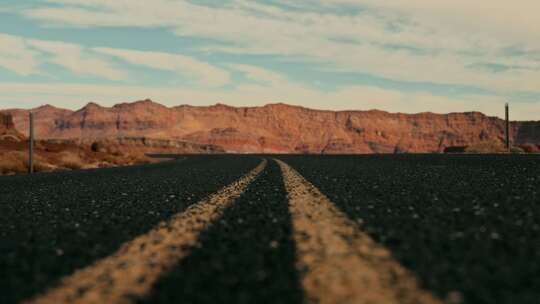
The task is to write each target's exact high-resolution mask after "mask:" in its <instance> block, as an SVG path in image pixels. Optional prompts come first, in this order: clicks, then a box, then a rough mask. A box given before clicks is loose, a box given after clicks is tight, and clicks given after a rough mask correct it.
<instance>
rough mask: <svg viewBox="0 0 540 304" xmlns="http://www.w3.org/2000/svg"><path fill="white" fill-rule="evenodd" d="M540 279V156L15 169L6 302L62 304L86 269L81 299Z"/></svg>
mask: <svg viewBox="0 0 540 304" xmlns="http://www.w3.org/2000/svg"><path fill="white" fill-rule="evenodd" d="M274 157H275V158H278V159H280V160H282V161H283V163H280V166H281V169H280V166H278V164H277V163H276V162H275V161H273V160H272V158H274ZM263 159H266V160H267V162H262V160H263ZM265 165H266V166H265ZM100 265H101V266H100ZM96 266H97V267H96ZM93 267H96V268H93ZM92 269H94V270H96V271H94V270H92ZM108 269H111V272H110V273H109V271H108ZM539 274H540V157H537V156H519V155H512V156H511V155H500V156H485V155H484V156H475V155H379V156H375V155H371V156H292V155H287V156H276V155H274V156H260V155H259V156H255V155H252V156H245V155H244V156H240V155H228V156H227V155H214V156H187V157H185V158H181V159H179V160H177V161H171V162H166V163H161V164H155V165H147V166H138V167H126V168H110V169H100V170H87V171H74V172H63V173H46V174H36V175H33V176H15V177H0V303H2V304H4V303H20V302H24V301H30V302H33V301H37V302H41V303H57V302H58V301H59V300H58V299H66V298H62V293H60V295H61V297H60V298H56V296H54V295H55V291H58V290H61V287H62V286H64V285H66V284H67V286H68V287H69V286H75V287H76V286H79V285H78V283H80V282H81V280H79V279H78V278H79V277H78V276H77V275H80V277H81V278H84V280H89V281H99V282H96V284H92V282H88V284H87V283H84V284H83V285H85V286H90V287H89V288H90V289H91V290H93V291H92V292H90V293H88V294H91V295H92V296H91V297H87V296H85V293H87V292H88V291H87V288H86V287H84V288H80V289H77V288H75V289H73V288H71V287H69V288H68V289H69V290H70V291H69V292H70V296H69V299H72V300H73V301H67V300H66V301H65V302H66V303H68V302H69V303H105V302H113V303H377V304H378V303H381V304H389V303H403V301H406V302H409V303H416V302H424V303H449V304H458V303H525V304H528V303H539V299H540V275H539ZM94 275H96V276H94ZM122 278H129V280H131V281H127V280H126V281H124V280H122ZM108 280H110V282H111V284H107V283H106V282H109V281H108ZM104 282H105V284H104ZM128 282H130V283H128ZM72 283H74V284H72ZM118 283H120V284H118ZM120 287H121V288H120ZM92 288H93V289H92ZM74 290H75V291H74ZM94 291H95V292H94ZM103 291H104V292H103ZM131 293H132V294H131ZM47 295H53V297H48V296H47ZM364 295H365V296H364ZM106 299H108V300H109V301H106ZM420 299H421V300H420ZM60 301H61V300H60Z"/></svg>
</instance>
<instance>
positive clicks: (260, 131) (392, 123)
mask: <svg viewBox="0 0 540 304" xmlns="http://www.w3.org/2000/svg"><path fill="white" fill-rule="evenodd" d="M28 111H29V110H22V109H11V110H3V111H0V113H9V114H11V115H13V118H14V123H15V126H16V128H17V129H19V130H20V131H22V132H27V129H28V124H27V114H28ZM32 111H34V112H35V115H36V135H37V137H38V138H42V139H84V140H88V139H97V138H99V139H104V138H117V137H126V136H128V137H146V138H155V139H171V140H185V141H189V142H194V143H199V144H211V145H216V146H220V147H222V148H224V149H225V150H227V151H230V152H241V153H247V152H251V153H327V154H334V153H399V152H441V151H443V150H444V149H445V148H446V147H450V146H466V145H471V144H475V143H479V142H483V141H492V142H498V143H500V142H502V141H503V139H504V128H503V126H504V123H503V121H502V120H501V119H499V118H496V117H489V116H486V115H484V114H482V113H480V112H466V113H449V114H434V113H429V112H425V113H418V114H402V113H389V112H385V111H380V110H369V111H328V110H313V109H309V108H304V107H300V106H294V105H288V104H284V103H276V104H268V105H265V106H261V107H233V106H228V105H225V104H221V103H218V104H216V105H212V106H190V105H180V106H175V107H166V106H164V105H161V104H159V103H156V102H154V101H152V100H150V99H144V100H140V101H136V102H132V103H120V104H116V105H114V106H112V107H104V106H101V105H99V104H98V103H94V102H91V103H89V104H87V105H86V106H84V107H83V108H81V109H79V110H76V111H72V110H66V109H59V108H56V107H54V106H51V105H45V106H42V107H38V108H35V109H32ZM511 137H512V140H513V142H514V143H516V144H524V143H532V144H537V145H538V144H540V121H538V122H519V121H517V122H512V124H511Z"/></svg>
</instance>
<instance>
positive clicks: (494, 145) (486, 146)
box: [465, 141, 507, 154]
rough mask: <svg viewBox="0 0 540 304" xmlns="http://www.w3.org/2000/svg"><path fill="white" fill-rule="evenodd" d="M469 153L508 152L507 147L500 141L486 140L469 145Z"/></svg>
mask: <svg viewBox="0 0 540 304" xmlns="http://www.w3.org/2000/svg"><path fill="white" fill-rule="evenodd" d="M465 152H467V153H479V154H488V153H505V152H507V150H506V148H505V147H504V146H503V145H502V144H501V143H498V142H492V141H484V142H480V143H476V144H473V145H470V146H468V147H467V148H466V149H465Z"/></svg>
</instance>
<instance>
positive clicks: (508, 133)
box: [505, 103, 510, 150]
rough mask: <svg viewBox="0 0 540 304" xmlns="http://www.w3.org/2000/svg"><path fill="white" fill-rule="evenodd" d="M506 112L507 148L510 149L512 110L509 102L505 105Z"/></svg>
mask: <svg viewBox="0 0 540 304" xmlns="http://www.w3.org/2000/svg"><path fill="white" fill-rule="evenodd" d="M505 112H506V150H510V111H509V107H508V103H506V105H505Z"/></svg>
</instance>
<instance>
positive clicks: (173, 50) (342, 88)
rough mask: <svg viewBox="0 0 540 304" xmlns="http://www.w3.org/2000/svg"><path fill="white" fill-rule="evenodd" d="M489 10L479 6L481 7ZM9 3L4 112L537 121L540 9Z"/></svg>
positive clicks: (233, 1) (425, 1)
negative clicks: (52, 108) (268, 112)
mask: <svg viewBox="0 0 540 304" xmlns="http://www.w3.org/2000/svg"><path fill="white" fill-rule="evenodd" d="M477 2H480V1H477ZM481 2H482V3H471V1H465V0H455V1H433V0H392V1H390V0H386V1H385V0H321V1H313V0H297V1H285V0H266V1H253V0H252V1H247V0H229V1H210V0H206V1H182V0H153V1H142V0H115V1H107V0H85V1H80V0H34V1H31V0H2V1H1V2H0V108H12V107H21V108H28V107H35V106H39V105H42V104H46V103H50V104H53V105H56V106H59V107H66V108H71V109H77V108H80V107H82V106H83V105H84V104H86V103H87V102H89V101H94V102H98V103H100V104H102V105H107V106H108V105H113V104H115V103H119V102H128V101H134V100H139V99H144V98H152V99H154V100H155V101H158V102H160V103H163V104H166V105H178V104H193V105H209V104H215V103H217V102H222V103H227V104H230V105H236V106H245V105H248V106H255V105H263V104H266V103H273V102H286V103H290V104H297V105H302V106H307V107H312V108H320V109H334V110H343V109H358V110H368V109H375V108H376V109H382V110H387V111H390V112H406V113H414V112H423V111H431V112H437V113H445V112H456V111H457V112H462V111H472V110H476V111H482V112H484V113H487V114H489V115H497V116H501V114H502V112H503V111H502V110H503V104H504V103H505V102H506V101H510V102H511V104H512V114H513V118H515V119H534V120H540V21H539V19H538V18H537V16H536V14H537V12H538V11H540V2H538V1H537V0H516V1H502V0H492V1H490V2H487V1H481Z"/></svg>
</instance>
